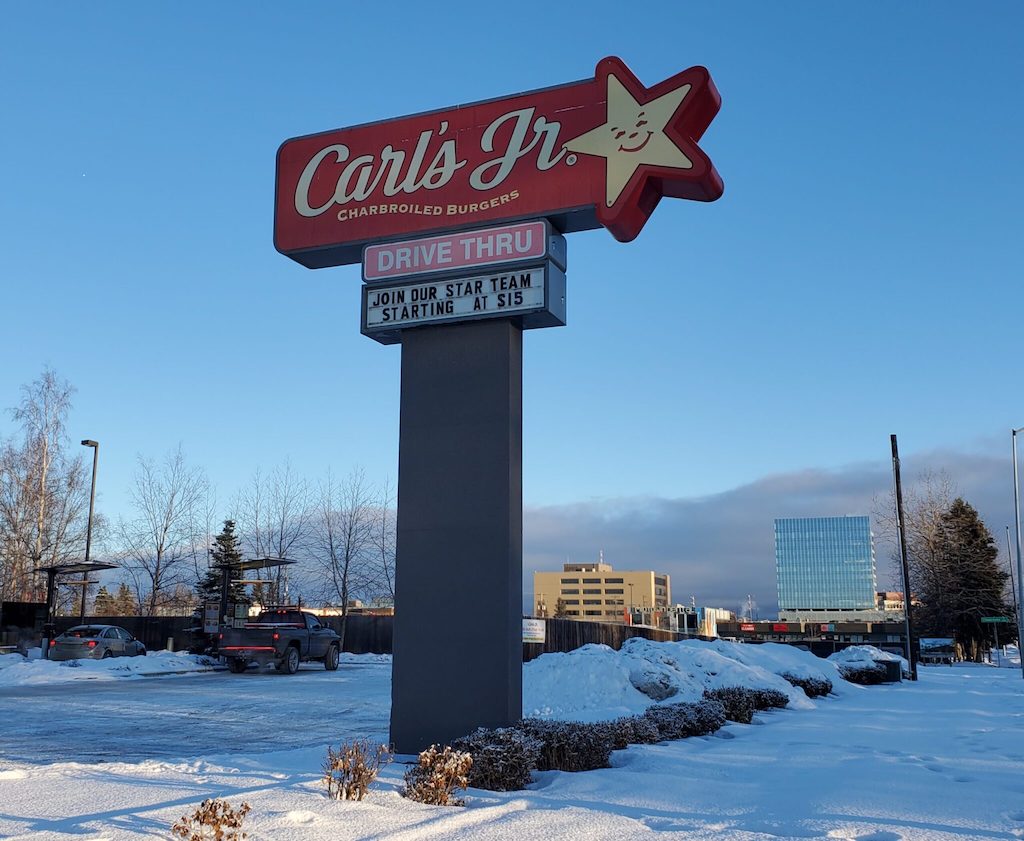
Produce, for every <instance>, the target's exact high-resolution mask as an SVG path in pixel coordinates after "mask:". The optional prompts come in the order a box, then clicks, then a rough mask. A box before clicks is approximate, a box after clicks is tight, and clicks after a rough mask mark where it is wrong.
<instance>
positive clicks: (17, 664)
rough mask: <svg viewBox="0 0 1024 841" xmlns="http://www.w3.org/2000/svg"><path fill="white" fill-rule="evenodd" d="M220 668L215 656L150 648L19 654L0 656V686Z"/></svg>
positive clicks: (192, 671) (106, 678)
mask: <svg viewBox="0 0 1024 841" xmlns="http://www.w3.org/2000/svg"><path fill="white" fill-rule="evenodd" d="M218 668H221V666H220V664H219V663H218V662H217V660H215V659H214V658H212V657H204V656H202V655H196V654H186V653H185V652H173V651H151V652H149V653H148V654H146V656H145V657H111V658H109V659H107V660H62V661H56V660H33V659H26V658H24V657H22V656H20V655H18V654H5V655H3V656H2V657H0V688H3V687H11V686H39V685H42V684H51V683H65V682H68V681H78V680H124V679H125V678H129V679H131V678H141V677H146V676H152V675H173V674H193V673H195V672H209V671H213V670H214V669H218Z"/></svg>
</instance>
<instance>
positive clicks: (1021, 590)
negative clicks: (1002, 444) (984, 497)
mask: <svg viewBox="0 0 1024 841" xmlns="http://www.w3.org/2000/svg"><path fill="white" fill-rule="evenodd" d="M1021 430H1024V426H1022V427H1019V428H1017V429H1011V430H1010V440H1011V441H1012V443H1013V523H1014V525H1015V526H1016V529H1017V588H1018V589H1017V617H1016V618H1017V651H1018V653H1020V655H1021V657H1020V670H1021V677H1024V640H1022V639H1021V637H1022V636H1024V633H1022V632H1024V615H1022V614H1024V581H1022V580H1021V574H1020V572H1021V565H1020V485H1019V483H1018V480H1017V433H1018V432H1020V431H1021Z"/></svg>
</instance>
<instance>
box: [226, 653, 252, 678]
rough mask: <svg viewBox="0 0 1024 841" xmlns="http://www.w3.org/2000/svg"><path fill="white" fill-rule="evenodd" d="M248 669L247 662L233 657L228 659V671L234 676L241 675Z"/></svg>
mask: <svg viewBox="0 0 1024 841" xmlns="http://www.w3.org/2000/svg"><path fill="white" fill-rule="evenodd" d="M248 668H249V664H248V662H246V661H245V660H242V659H240V658H238V657H231V658H229V659H228V669H229V670H230V671H231V673H232V674H235V675H240V674H242V672H244V671H245V670H246V669H248Z"/></svg>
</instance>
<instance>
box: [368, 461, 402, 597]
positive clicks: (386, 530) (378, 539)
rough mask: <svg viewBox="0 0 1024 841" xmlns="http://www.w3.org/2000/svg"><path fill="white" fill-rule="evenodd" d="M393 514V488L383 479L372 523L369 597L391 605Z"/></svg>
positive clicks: (393, 576)
mask: <svg viewBox="0 0 1024 841" xmlns="http://www.w3.org/2000/svg"><path fill="white" fill-rule="evenodd" d="M395 514H396V510H395V497H394V486H393V485H392V484H391V482H390V481H389V480H388V479H385V480H384V484H383V485H381V488H380V494H379V495H378V499H377V511H376V516H375V517H374V522H373V557H374V566H375V571H374V575H373V580H372V582H371V587H372V589H373V591H374V592H373V593H372V594H371V595H372V596H375V597H376V598H378V599H380V600H383V601H386V602H388V603H389V604H391V605H394V603H395V541H396V536H397V535H396V531H395V529H396V525H397V523H396V516H395Z"/></svg>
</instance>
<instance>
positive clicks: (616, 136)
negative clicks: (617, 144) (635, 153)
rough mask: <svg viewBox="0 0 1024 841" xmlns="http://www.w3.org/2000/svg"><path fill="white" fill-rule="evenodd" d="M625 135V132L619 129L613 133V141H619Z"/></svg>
mask: <svg viewBox="0 0 1024 841" xmlns="http://www.w3.org/2000/svg"><path fill="white" fill-rule="evenodd" d="M625 135H626V132H624V131H622V130H621V129H619V130H618V131H616V132H615V139H616V140H621V139H622V138H623V137H624V136H625Z"/></svg>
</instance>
